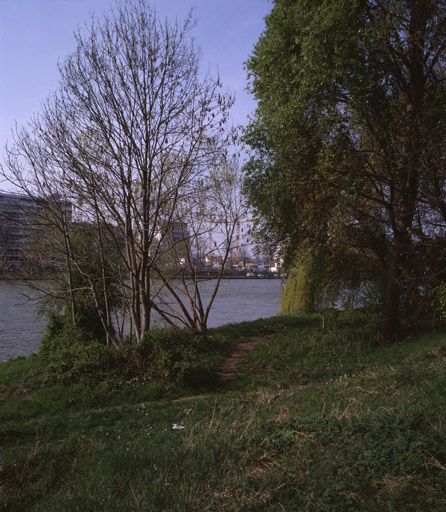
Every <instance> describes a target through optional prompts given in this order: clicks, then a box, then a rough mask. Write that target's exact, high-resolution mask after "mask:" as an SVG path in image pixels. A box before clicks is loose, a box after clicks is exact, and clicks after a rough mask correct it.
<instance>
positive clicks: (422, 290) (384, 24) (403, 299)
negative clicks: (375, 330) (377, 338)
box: [245, 0, 446, 340]
mask: <svg viewBox="0 0 446 512" xmlns="http://www.w3.org/2000/svg"><path fill="white" fill-rule="evenodd" d="M445 26H446V4H445V2H444V1H443V0H432V1H426V0H414V1H412V2H407V1H405V0H385V1H382V2H376V1H375V0H354V1H350V0H349V1H339V0H275V2H274V6H273V8H272V11H271V13H270V14H269V15H268V16H267V18H266V29H265V31H264V33H263V34H262V35H261V37H260V39H259V41H258V42H257V45H256V47H255V49H254V51H253V53H252V55H251V57H250V59H249V60H248V63H247V67H248V72H249V77H250V84H251V90H252V93H253V95H254V97H255V99H256V100H257V110H256V113H255V116H254V117H253V119H252V121H251V123H250V125H249V126H248V128H247V131H246V135H245V139H246V142H247V143H248V144H249V145H250V146H251V149H252V151H251V158H250V161H249V163H248V165H247V167H246V171H247V180H246V192H247V194H248V196H249V198H250V202H251V204H252V206H253V207H254V209H255V211H256V215H257V217H259V218H260V219H261V223H260V229H259V233H260V234H261V235H262V236H263V238H267V239H268V241H269V242H271V240H274V241H275V242H276V243H277V244H279V246H281V247H282V248H283V249H284V250H285V253H286V256H287V260H288V262H289V263H292V262H293V260H294V255H295V253H296V250H297V251H301V249H302V247H305V248H308V250H309V251H310V253H311V254H312V256H313V257H314V258H316V259H317V261H318V265H317V266H314V269H315V270H316V271H317V276H315V279H317V280H318V281H319V280H321V279H322V282H324V283H330V282H334V283H335V284H337V286H338V288H339V289H342V288H345V287H348V286H353V287H355V286H358V283H376V284H377V286H378V288H380V289H381V290H382V297H381V302H382V305H383V324H382V331H381V333H382V336H383V338H386V339H388V340H392V339H395V338H396V337H397V336H398V335H399V334H401V329H399V328H400V327H401V324H402V322H401V319H402V318H404V319H405V321H406V325H407V323H408V320H409V319H410V320H411V321H412V328H413V327H414V326H417V325H420V323H422V322H423V321H425V320H426V319H429V318H431V315H429V314H426V311H427V310H426V308H428V306H429V305H431V304H432V300H431V297H428V296H427V295H429V293H430V290H431V289H432V288H433V287H434V286H435V285H436V284H438V282H439V280H441V276H442V274H444V265H443V264H442V263H441V261H444V259H445V227H446V196H445V190H446V188H445V179H446V174H445V167H444V156H442V155H444V143H445V136H446V123H445V112H446V86H445V84H446V82H445V77H446V44H445V42H446V36H445V34H446V31H445Z"/></svg>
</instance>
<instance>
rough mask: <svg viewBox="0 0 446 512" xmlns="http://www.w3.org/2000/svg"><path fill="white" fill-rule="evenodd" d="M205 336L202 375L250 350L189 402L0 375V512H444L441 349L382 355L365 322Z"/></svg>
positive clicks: (149, 385)
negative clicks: (250, 345)
mask: <svg viewBox="0 0 446 512" xmlns="http://www.w3.org/2000/svg"><path fill="white" fill-rule="evenodd" d="M211 334H212V336H213V337H214V338H215V339H218V340H219V342H218V343H217V344H216V345H215V346H216V347H217V348H216V353H214V354H212V356H211V355H209V357H208V361H209V364H210V366H211V368H210V370H212V369H214V370H215V367H216V365H218V364H219V362H221V360H222V358H223V357H224V356H225V354H227V353H229V352H230V347H231V346H233V345H234V344H236V343H237V342H238V341H241V340H245V339H247V338H252V337H255V338H256V339H259V340H261V343H260V344H259V345H258V346H257V348H256V349H255V350H253V351H252V352H249V353H248V354H247V356H246V359H244V360H243V361H242V362H241V363H240V365H239V370H240V374H239V376H238V377H237V378H236V379H235V380H234V381H231V382H229V383H226V384H224V385H223V384H222V385H220V386H218V387H215V386H214V387H209V388H208V389H202V390H198V391H197V390H195V391H194V390H193V389H190V388H186V389H181V388H180V387H178V386H169V385H167V384H166V383H162V382H150V381H132V382H130V383H127V382H125V383H122V385H121V386H106V385H101V383H98V384H97V386H96V387H92V386H91V385H88V386H85V383H82V382H77V383H73V384H71V385H68V384H66V385H55V384H53V385H44V384H38V385H37V384H35V382H36V381H35V376H36V374H38V368H36V365H37V364H38V359H37V358H33V357H32V358H29V359H19V360H14V361H10V362H7V363H4V364H1V365H0V393H1V400H2V403H1V408H0V439H1V455H0V457H1V458H0V510H5V511H6V510H8V511H22V510H23V511H102V510H104V511H115V510H116V511H122V510H134V511H157V512H161V511H169V512H170V511H172V512H173V511H181V512H182V511H225V512H226V511H229V512H231V511H234V512H236V511H252V512H258V511H284V510H285V511H297V510H299V511H300V510H303V511H305V510H307V511H348V510H360V511H363V510H366V511H375V510H376V511H378V510H379V511H383V510H385V511H393V510H395V511H398V510H401V511H411V510H412V511H418V510H423V511H424V510H429V511H443V510H445V509H446V400H445V391H444V390H445V389H446V371H445V361H446V335H445V333H443V332H436V333H435V332H431V333H425V334H424V335H420V336H418V337H416V338H413V339H410V340H406V341H405V342H402V343H400V344H397V345H392V346H381V345H379V344H377V343H376V342H375V340H374V338H373V325H372V324H370V325H369V324H368V323H367V321H366V319H361V321H359V322H358V320H357V319H353V320H352V319H350V320H343V319H342V318H341V319H338V320H337V321H336V325H335V324H334V321H333V322H332V323H331V324H330V328H329V329H325V330H322V329H320V327H319V321H318V318H317V317H315V316H305V317H275V318H271V319H266V320H260V321H256V322H249V323H248V322H247V323H243V324H237V325H230V326H225V327H222V328H219V329H215V330H214V331H213V332H212V333H211ZM113 382H114V381H113ZM194 393H195V394H194ZM174 424H177V425H180V426H183V427H184V428H183V429H173V428H172V427H173V425H174Z"/></svg>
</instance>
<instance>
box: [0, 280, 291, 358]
mask: <svg viewBox="0 0 446 512" xmlns="http://www.w3.org/2000/svg"><path fill="white" fill-rule="evenodd" d="M213 284H215V283H213V282H212V281H206V282H204V283H203V296H204V297H206V295H207V293H206V292H208V291H209V290H210V289H211V287H212V286H213ZM280 288H281V281H280V280H279V279H225V280H223V281H222V282H221V285H220V290H219V292H218V295H217V298H216V300H215V303H214V306H213V308H212V310H211V314H210V317H209V322H208V325H209V327H217V326H219V325H224V324H228V323H236V322H243V321H245V320H255V319H257V318H262V317H268V316H274V315H277V314H278V312H279V309H280ZM37 296H38V293H37V292H35V291H33V290H30V289H29V288H28V287H27V286H26V285H23V284H20V285H16V284H14V285H13V284H10V283H6V282H0V361H4V360H6V359H9V358H11V357H16V356H27V355H29V354H31V353H33V352H36V351H37V350H38V348H39V343H40V340H41V338H42V334H43V331H44V329H45V326H46V319H45V317H44V316H41V315H39V303H38V302H37V301H36V300H33V299H35V298H36V297H37Z"/></svg>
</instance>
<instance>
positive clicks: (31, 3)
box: [0, 0, 272, 189]
mask: <svg viewBox="0 0 446 512" xmlns="http://www.w3.org/2000/svg"><path fill="white" fill-rule="evenodd" d="M151 3H152V5H154V6H155V7H156V9H157V12H158V14H159V15H161V16H163V17H168V18H169V19H172V20H173V19H175V18H178V19H179V20H183V19H184V17H185V16H186V15H187V13H188V12H189V10H190V9H191V8H193V9H194V15H195V17H196V18H197V21H198V25H197V27H196V28H195V29H194V32H193V36H194V39H195V41H196V43H197V44H198V46H200V47H201V54H202V66H203V69H205V70H207V69H208V67H209V68H210V69H211V71H216V70H218V71H219V73H220V77H221V80H222V83H223V85H224V86H225V87H226V88H227V89H229V90H230V91H231V92H233V93H234V94H235V96H236V103H235V106H234V109H233V112H232V117H233V121H234V122H235V123H237V124H243V123H245V122H246V121H247V118H248V116H249V114H250V113H252V112H253V110H254V108H255V103H254V101H253V99H252V98H251V97H250V95H249V94H248V92H247V91H246V72H245V70H244V62H245V61H246V59H247V58H248V56H249V55H250V53H251V51H252V48H253V46H254V44H255V42H256V41H257V39H258V37H259V35H260V34H261V32H262V30H263V28H264V17H265V15H266V14H267V13H268V12H269V11H270V9H271V7H272V4H271V0H152V1H151ZM113 4H114V0H0V160H3V157H4V145H5V143H6V142H7V140H8V139H9V138H10V135H11V129H12V128H13V127H14V125H15V124H16V123H17V125H18V126H21V125H23V124H25V123H26V121H27V120H28V119H29V118H30V117H31V116H32V115H33V113H35V112H39V110H40V108H41V103H42V101H43V100H44V99H45V98H46V96H47V95H48V94H50V93H51V91H53V90H55V89H56V87H57V84H58V70H57V62H58V60H62V59H63V58H64V57H65V56H66V55H67V54H68V53H70V52H71V51H72V50H74V48H75V43H74V37H73V31H74V30H75V29H76V28H77V27H79V26H82V25H83V24H84V23H85V22H88V20H89V18H90V16H91V14H92V13H94V14H96V15H99V16H100V15H101V14H103V13H106V12H108V11H109V10H110V8H111V6H112V5H113ZM2 186H3V188H4V185H3V184H2V183H0V189H1V188H2Z"/></svg>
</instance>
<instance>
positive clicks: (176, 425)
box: [172, 423, 186, 430]
mask: <svg viewBox="0 0 446 512" xmlns="http://www.w3.org/2000/svg"><path fill="white" fill-rule="evenodd" d="M185 428H186V427H185V426H184V425H180V424H179V423H174V424H173V425H172V430H184V429H185Z"/></svg>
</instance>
